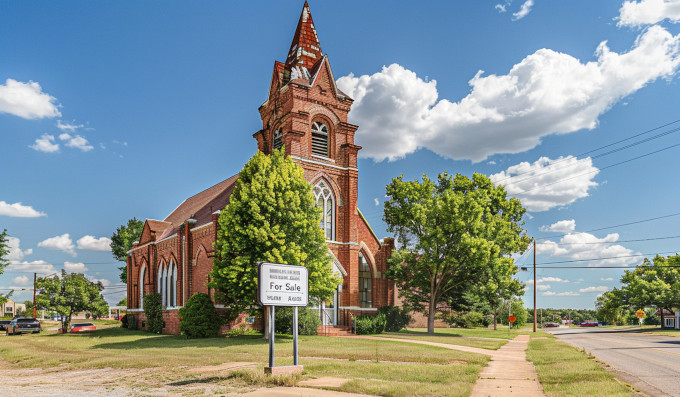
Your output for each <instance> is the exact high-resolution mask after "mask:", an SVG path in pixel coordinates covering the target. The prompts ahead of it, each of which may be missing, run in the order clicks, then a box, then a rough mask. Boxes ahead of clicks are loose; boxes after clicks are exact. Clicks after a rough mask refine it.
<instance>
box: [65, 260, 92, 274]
mask: <svg viewBox="0 0 680 397" xmlns="http://www.w3.org/2000/svg"><path fill="white" fill-rule="evenodd" d="M64 269H66V271H68V272H76V273H82V272H86V271H87V267H85V264H84V263H82V262H77V263H76V262H64Z"/></svg>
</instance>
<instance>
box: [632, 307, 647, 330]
mask: <svg viewBox="0 0 680 397" xmlns="http://www.w3.org/2000/svg"><path fill="white" fill-rule="evenodd" d="M646 316H647V313H645V311H644V310H642V309H638V311H636V312H635V317H637V318H638V321H639V322H640V326H642V319H643V318H645V317H646Z"/></svg>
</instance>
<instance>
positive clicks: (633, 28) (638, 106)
mask: <svg viewBox="0 0 680 397" xmlns="http://www.w3.org/2000/svg"><path fill="white" fill-rule="evenodd" d="M302 4H303V2H301V1H265V2H257V3H252V2H223V1H205V2H201V3H200V4H197V3H190V2H144V3H141V4H140V3H139V2H109V3H101V2H89V1H81V2H78V1H72V2H68V3H55V2H46V1H39V2H3V3H2V5H1V6H0V26H1V28H0V54H2V57H1V58H0V138H2V140H1V142H2V143H1V144H0V165H1V167H2V170H3V172H2V173H0V228H6V229H7V230H8V232H9V234H10V235H11V236H12V237H13V239H12V240H11V243H12V247H13V248H12V255H11V259H12V263H13V264H12V265H11V266H10V267H9V268H7V269H6V270H5V273H4V274H3V275H0V292H6V290H7V289H9V288H14V289H21V288H30V287H31V285H30V284H31V283H32V280H31V279H32V276H33V272H34V271H37V272H38V273H40V274H43V275H44V274H49V273H52V272H55V271H58V270H60V269H62V268H66V269H68V270H69V271H80V272H84V273H85V274H87V275H88V276H89V277H91V278H92V279H97V280H103V282H104V283H105V284H106V285H107V290H106V291H105V294H106V297H107V299H108V300H109V302H111V303H116V302H117V301H118V300H119V299H120V298H122V297H123V296H124V291H123V288H122V287H120V283H119V282H118V270H117V269H116V267H117V266H120V265H119V264H118V263H116V262H115V261H114V260H113V259H112V257H111V253H110V252H109V251H107V250H106V249H107V246H108V241H107V238H108V237H110V236H111V234H112V233H113V231H114V230H115V228H116V227H117V226H118V225H120V224H123V223H125V222H126V221H127V219H129V218H131V217H137V218H139V219H145V218H151V219H163V218H165V217H166V216H167V215H168V214H169V213H170V212H171V211H172V210H173V209H174V208H175V207H176V206H177V205H178V204H179V203H180V202H181V201H182V200H184V199H185V198H187V197H189V196H191V195H193V194H195V193H197V192H199V191H201V190H203V189H206V188H208V187H210V186H212V185H214V184H215V183H218V182H220V181H222V180H224V179H226V178H228V177H230V176H231V175H233V174H235V173H237V172H239V170H240V169H241V167H242V165H243V164H244V163H245V162H246V161H247V160H248V159H249V158H250V157H251V156H252V155H253V154H254V151H255V150H256V142H255V140H254V139H253V137H252V134H253V133H254V132H256V131H258V130H259V128H261V121H260V118H259V114H258V112H257V108H258V107H259V106H260V105H261V104H262V103H263V102H264V100H265V99H266V95H267V89H268V84H269V79H270V76H271V70H272V66H273V63H274V61H275V60H279V61H284V60H285V55H286V53H287V50H288V48H289V46H290V41H291V39H292V36H293V33H294V30H295V26H296V24H297V20H298V18H299V15H300V11H301V9H302ZM310 7H311V12H312V15H313V17H314V22H315V24H316V28H317V32H318V34H319V39H320V41H321V45H322V50H323V51H324V53H325V54H327V55H328V56H329V58H330V61H331V65H332V67H333V73H334V75H335V78H336V79H337V80H338V84H339V86H340V87H341V89H342V90H343V91H345V92H346V93H348V94H350V96H352V97H353V98H354V99H355V102H354V106H353V110H352V112H351V113H350V122H353V123H355V124H358V125H359V126H360V128H359V130H358V132H357V135H356V142H357V144H359V145H361V146H363V150H362V151H361V152H360V155H362V156H363V157H362V159H361V160H360V162H359V167H360V172H361V173H360V180H359V195H360V201H359V205H360V208H361V210H362V212H363V213H364V214H365V216H366V217H367V218H368V220H369V222H370V223H371V225H372V227H373V229H374V230H375V231H376V233H377V234H378V235H379V236H380V237H383V236H387V235H388V233H387V231H386V226H385V224H384V223H383V222H382V220H381V218H382V202H383V200H384V199H385V197H384V194H385V190H384V187H385V185H386V184H388V183H389V181H390V180H391V178H393V177H396V176H398V175H400V174H404V176H405V178H406V179H409V180H411V179H415V178H420V177H421V176H422V174H423V173H426V174H428V175H430V176H434V175H436V174H437V173H438V172H442V171H444V170H448V171H449V172H450V173H462V174H465V175H471V174H472V173H473V172H480V173H484V174H487V175H492V178H493V179H494V180H495V181H496V182H498V183H503V184H507V189H508V191H509V192H510V193H512V194H513V195H516V196H517V197H519V198H520V199H521V200H522V202H523V203H524V204H525V206H526V207H527V208H528V215H527V217H526V229H527V231H528V234H529V235H530V236H535V237H538V238H540V239H539V240H538V242H539V244H538V250H537V252H538V256H537V261H538V263H539V267H541V268H540V269H539V270H538V272H537V277H538V279H539V283H538V287H539V291H538V306H539V307H570V308H591V307H593V306H594V301H595V298H596V296H597V295H598V294H600V293H602V291H604V290H607V289H611V288H613V287H615V286H617V285H619V283H618V280H619V277H620V275H621V274H622V270H620V269H608V268H603V267H602V265H608V266H617V265H635V264H637V263H639V262H640V261H641V260H642V257H641V256H637V257H633V256H632V255H639V254H654V253H664V255H668V254H671V253H675V252H677V251H678V243H679V242H680V239H678V238H673V237H674V236H677V235H680V233H678V231H677V227H675V226H676V225H677V224H678V221H679V220H680V216H668V215H673V214H677V213H680V207H678V199H677V197H678V196H679V193H680V184H679V183H678V182H679V177H678V174H677V169H678V154H680V147H674V146H673V145H677V144H679V143H680V138H679V137H678V136H679V135H680V132H674V131H673V129H675V128H678V127H680V122H678V123H674V124H670V125H668V126H666V127H662V128H661V129H659V130H655V131H654V132H651V133H648V134H645V135H642V136H640V137H638V138H635V139H631V140H628V141H626V142H624V143H620V144H617V145H614V146H610V147H607V148H606V149H602V150H599V151H595V152H591V153H589V152H590V151H591V150H594V149H597V148H599V147H602V146H605V145H609V144H612V143H615V142H617V141H620V140H623V139H626V138H629V137H632V136H634V135H636V134H640V133H643V132H645V131H648V130H651V129H653V128H656V127H660V126H662V125H666V124H669V123H673V122H675V121H676V120H678V119H680V112H678V110H677V109H678V107H677V104H678V103H679V101H680V90H679V89H678V76H677V74H678V69H679V67H680V48H679V46H680V36H679V35H680V26H679V25H678V24H677V22H679V21H680V2H679V1H678V0H673V1H660V0H657V1H652V0H643V1H639V2H635V1H633V2H628V1H626V2H623V1H607V2H593V1H570V2H548V1H542V0H535V1H531V0H530V1H505V2H498V1H488V2H487V1H475V2H445V1H437V2H387V1H376V2H359V1H345V2H342V3H337V2H321V1H317V2H311V3H310ZM664 132H668V133H667V134H666V135H664V136H661V137H658V138H655V139H652V140H649V141H648V142H644V143H641V144H635V145H632V146H631V147H630V148H627V149H622V150H618V151H614V152H613V153H607V152H609V151H612V149H616V148H621V147H622V146H624V145H626V144H631V143H635V142H637V141H639V140H642V139H645V138H650V137H654V136H655V135H658V134H659V133H664ZM659 150H661V151H659ZM655 151H659V152H657V153H653V154H649V155H647V156H645V157H641V158H637V157H640V156H644V155H646V154H648V153H652V152H655ZM598 155H599V157H598ZM636 158H637V159H636ZM619 163H621V164H619ZM651 218H660V219H656V220H651V221H647V222H641V223H635V224H632V225H627V226H618V227H611V226H617V225H622V224H628V223H632V222H637V221H642V220H647V219H651ZM602 228H607V229H602ZM595 229H601V230H597V231H593V230H595ZM641 239H648V240H647V241H631V240H641ZM649 239H651V240H649ZM612 257H618V258H616V259H607V260H599V261H598V260H594V259H596V258H612ZM576 260H578V261H579V262H568V263H550V262H564V261H576ZM525 261H526V263H531V258H530V257H528V256H525V257H522V258H520V259H519V262H520V263H524V262H525ZM565 265H573V266H582V267H581V268H578V269H559V268H556V266H565ZM519 277H520V279H521V280H523V281H526V280H530V279H531V278H532V277H533V275H532V274H531V273H530V272H523V273H520V274H519ZM30 294H31V292H30V291H17V292H15V295H14V298H15V299H16V300H18V301H23V300H25V299H29V297H30ZM524 299H525V302H527V305H528V306H529V305H530V302H531V300H532V292H531V291H528V292H527V294H526V295H525V298H524Z"/></svg>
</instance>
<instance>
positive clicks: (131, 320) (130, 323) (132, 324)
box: [125, 314, 137, 330]
mask: <svg viewBox="0 0 680 397" xmlns="http://www.w3.org/2000/svg"><path fill="white" fill-rule="evenodd" d="M125 319H127V328H128V329H131V330H136V329H137V319H136V318H135V316H133V315H132V314H126V315H125Z"/></svg>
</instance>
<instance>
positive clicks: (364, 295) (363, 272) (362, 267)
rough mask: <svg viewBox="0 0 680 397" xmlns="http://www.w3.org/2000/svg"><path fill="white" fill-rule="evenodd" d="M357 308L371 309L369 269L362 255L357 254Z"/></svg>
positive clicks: (371, 289) (371, 281)
mask: <svg viewBox="0 0 680 397" xmlns="http://www.w3.org/2000/svg"><path fill="white" fill-rule="evenodd" d="M359 306H360V307H373V278H372V277H371V267H370V266H369V265H368V262H367V261H366V258H364V256H363V255H362V254H359Z"/></svg>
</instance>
